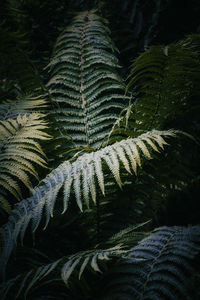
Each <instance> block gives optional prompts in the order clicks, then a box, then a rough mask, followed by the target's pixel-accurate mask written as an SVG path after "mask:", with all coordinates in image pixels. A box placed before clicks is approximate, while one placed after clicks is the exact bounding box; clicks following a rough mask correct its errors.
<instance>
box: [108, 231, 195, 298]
mask: <svg viewBox="0 0 200 300" xmlns="http://www.w3.org/2000/svg"><path fill="white" fill-rule="evenodd" d="M199 245H200V227H199V226H194V227H187V228H186V227H176V226H174V227H161V228H158V229H156V230H155V231H154V232H153V234H152V235H150V236H149V237H147V238H146V239H144V240H142V241H141V242H140V243H139V245H137V246H135V247H133V248H132V249H131V250H130V252H129V253H128V255H127V256H128V261H127V263H124V262H123V261H122V262H121V263H119V265H118V266H115V268H114V269H113V270H112V272H110V274H109V278H105V282H106V284H105V289H104V290H103V291H102V294H103V296H104V297H103V298H104V299H109V300H111V299H112V300H114V299H136V300H145V299H151V300H156V299H158V300H165V299H169V300H178V299H191V300H192V299H194V298H193V296H194V295H191V294H190V293H191V291H188V283H189V278H190V275H192V273H193V272H194V268H193V260H194V258H195V257H196V255H197V254H198V253H199Z"/></svg>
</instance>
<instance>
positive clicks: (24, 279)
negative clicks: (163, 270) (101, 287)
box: [0, 245, 127, 299]
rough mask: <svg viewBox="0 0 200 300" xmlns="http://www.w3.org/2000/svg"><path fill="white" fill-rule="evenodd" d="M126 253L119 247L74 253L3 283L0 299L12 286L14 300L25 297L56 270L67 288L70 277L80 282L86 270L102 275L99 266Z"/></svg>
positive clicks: (3, 297)
mask: <svg viewBox="0 0 200 300" xmlns="http://www.w3.org/2000/svg"><path fill="white" fill-rule="evenodd" d="M126 252H127V250H123V249H122V246H121V245H117V246H115V247H112V248H109V249H92V250H87V251H82V252H79V253H76V254H74V255H71V256H69V257H63V258H61V259H58V260H56V261H54V262H53V263H50V264H48V265H45V266H43V265H42V266H40V267H39V268H37V269H32V270H30V271H29V272H27V273H26V274H22V275H21V276H18V277H16V278H14V279H12V280H11V281H8V282H5V283H4V288H2V294H1V293H0V295H1V299H6V298H5V297H6V295H7V294H8V293H9V292H10V290H11V289H13V286H17V294H16V295H15V299H18V298H19V297H20V296H22V295H23V296H24V297H27V295H28V293H30V290H31V289H32V288H35V287H37V285H38V284H39V283H40V282H42V281H44V279H45V278H48V276H49V275H50V276H51V275H53V277H55V275H54V274H52V273H53V272H54V273H55V271H56V270H57V272H56V273H60V276H59V279H60V280H62V281H63V282H64V283H65V284H66V285H67V287H69V283H70V277H72V275H73V277H76V275H77V277H78V279H79V280H80V279H81V277H82V275H83V273H84V271H86V269H87V270H89V269H91V270H93V271H95V272H99V273H103V272H102V271H101V269H100V265H102V268H103V266H104V265H105V263H106V262H107V261H108V260H111V258H113V257H120V256H121V255H123V254H124V253H126ZM5 287H6V288H5Z"/></svg>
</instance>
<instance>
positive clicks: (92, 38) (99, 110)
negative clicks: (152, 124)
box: [47, 11, 127, 149]
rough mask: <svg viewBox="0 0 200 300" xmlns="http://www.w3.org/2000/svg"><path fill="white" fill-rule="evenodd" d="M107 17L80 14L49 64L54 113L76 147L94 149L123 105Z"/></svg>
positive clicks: (88, 13) (92, 13)
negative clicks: (105, 18)
mask: <svg viewBox="0 0 200 300" xmlns="http://www.w3.org/2000/svg"><path fill="white" fill-rule="evenodd" d="M114 51H115V47H114V45H113V43H112V41H111V39H110V37H109V29H108V28H107V27H106V25H105V20H104V19H103V18H101V17H98V16H97V15H96V14H95V13H94V11H86V12H82V13H80V14H78V15H77V16H76V17H75V18H74V20H73V21H72V24H71V25H70V26H68V27H67V28H66V29H65V30H64V32H63V33H62V35H61V36H60V37H59V38H58V40H57V43H56V45H55V49H54V52H53V58H52V60H51V61H50V63H49V65H48V69H49V72H50V75H51V79H50V80H49V82H48V83H47V88H48V89H49V92H50V94H51V96H52V98H53V103H54V108H53V109H52V114H54V115H55V118H56V120H57V121H58V122H59V123H60V124H61V126H62V127H63V129H64V130H65V132H66V133H67V134H69V135H71V136H72V139H73V141H74V143H75V145H76V147H80V146H86V147H90V148H94V149H97V148H99V147H100V145H101V142H102V140H103V139H104V137H105V136H106V134H107V133H108V132H109V131H110V129H111V127H112V124H113V122H114V121H115V120H116V119H117V116H118V114H119V113H120V111H121V109H122V108H123V107H124V106H125V105H126V102H127V100H126V98H127V97H125V96H124V93H125V86H124V83H123V81H122V79H121V78H120V76H119V75H118V73H117V68H119V65H118V60H117V58H116V57H115V56H114V54H113V52H114Z"/></svg>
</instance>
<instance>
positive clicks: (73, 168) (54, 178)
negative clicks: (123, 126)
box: [1, 130, 177, 265]
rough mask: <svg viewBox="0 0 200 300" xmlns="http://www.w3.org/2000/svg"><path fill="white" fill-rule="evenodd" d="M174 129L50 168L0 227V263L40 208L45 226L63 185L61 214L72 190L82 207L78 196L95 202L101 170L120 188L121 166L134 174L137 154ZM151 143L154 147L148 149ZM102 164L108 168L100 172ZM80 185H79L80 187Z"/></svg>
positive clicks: (148, 151)
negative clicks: (0, 240)
mask: <svg viewBox="0 0 200 300" xmlns="http://www.w3.org/2000/svg"><path fill="white" fill-rule="evenodd" d="M176 133H177V132H176V131H173V130H168V131H156V130H153V131H151V132H147V133H145V134H142V135H141V136H139V137H137V138H128V139H125V140H122V141H120V142H116V143H115V144H113V145H110V146H107V147H105V148H103V149H101V150H99V151H96V152H91V153H85V154H83V155H82V156H80V157H78V159H77V160H76V161H74V162H72V163H71V162H69V161H65V162H64V163H62V164H61V165H60V166H59V167H58V168H56V169H55V170H53V171H52V172H51V173H50V174H49V175H48V176H47V177H46V178H45V179H44V180H43V185H41V186H39V187H36V188H35V189H34V190H33V195H32V197H30V198H28V199H25V200H23V201H21V202H20V203H19V204H17V206H16V208H15V209H14V210H13V214H12V216H11V217H10V219H9V221H8V223H7V224H5V225H4V226H3V228H2V231H1V234H2V238H3V241H4V247H3V254H2V257H1V258H2V261H1V262H2V263H3V265H4V264H5V263H6V261H7V259H8V257H9V255H10V253H11V251H12V249H13V247H14V244H15V241H16V240H17V238H18V235H19V234H20V236H21V240H23V236H24V233H25V231H26V228H27V226H28V224H29V222H30V221H32V231H33V232H34V231H35V230H36V229H37V227H38V226H39V224H40V221H41V217H42V212H43V208H44V207H45V208H46V209H45V211H46V225H45V228H46V226H47V225H48V223H49V219H50V217H51V216H52V215H53V210H54V205H55V201H56V198H57V194H58V192H59V190H60V189H61V187H64V197H63V206H64V208H63V213H64V212H65V211H66V210H67V207H68V203H69V198H70V195H71V192H72V190H74V195H75V199H76V202H77V204H78V206H79V208H80V210H81V211H82V210H83V201H82V197H83V199H84V200H85V204H86V205H87V206H88V205H89V200H90V195H91V198H92V200H93V202H94V203H95V201H96V185H97V182H98V185H99V187H100V190H101V191H102V193H104V180H103V179H104V173H105V172H106V170H107V171H109V172H110V173H111V175H112V176H113V177H114V179H115V181H116V182H117V184H118V185H119V186H120V187H122V182H121V178H120V170H121V169H122V167H124V169H125V170H126V171H127V172H128V173H132V171H133V172H134V173H136V169H137V166H141V157H142V155H144V156H145V157H146V158H148V159H149V158H151V157H152V156H151V150H155V148H156V149H159V147H160V148H162V147H163V145H165V144H166V142H165V140H164V138H167V137H174V136H176ZM152 143H153V145H154V147H153V148H152ZM103 164H105V167H106V166H107V167H108V168H106V169H105V171H103ZM82 187H83V188H82Z"/></svg>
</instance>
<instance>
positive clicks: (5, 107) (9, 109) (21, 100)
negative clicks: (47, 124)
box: [0, 95, 47, 120]
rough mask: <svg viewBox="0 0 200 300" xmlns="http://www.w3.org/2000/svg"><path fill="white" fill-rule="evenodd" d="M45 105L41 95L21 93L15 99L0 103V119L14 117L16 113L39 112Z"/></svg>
mask: <svg viewBox="0 0 200 300" xmlns="http://www.w3.org/2000/svg"><path fill="white" fill-rule="evenodd" d="M46 107H47V103H46V101H45V99H44V97H43V96H42V95H37V96H34V95H22V96H19V97H18V98H17V100H16V101H8V100H7V101H5V102H4V103H2V104H0V120H7V119H8V118H10V119H16V118H17V116H18V114H20V115H23V114H28V113H32V112H41V111H43V110H44V109H45V108H46Z"/></svg>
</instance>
